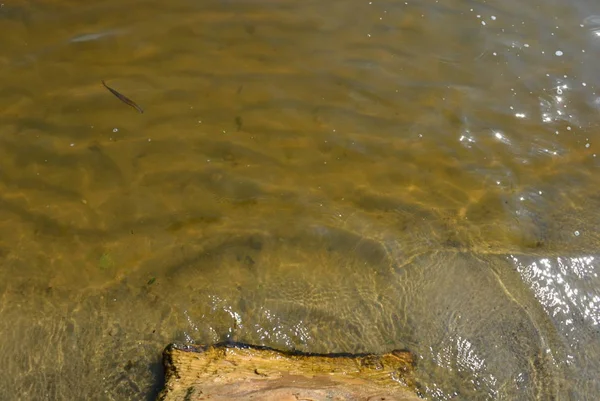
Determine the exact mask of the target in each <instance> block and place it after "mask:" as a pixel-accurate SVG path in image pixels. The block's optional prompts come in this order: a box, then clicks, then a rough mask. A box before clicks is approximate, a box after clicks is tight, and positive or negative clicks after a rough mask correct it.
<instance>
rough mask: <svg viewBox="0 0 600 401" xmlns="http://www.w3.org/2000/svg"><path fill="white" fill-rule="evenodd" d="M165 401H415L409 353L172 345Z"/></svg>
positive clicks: (162, 395) (166, 354)
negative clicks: (303, 350)
mask: <svg viewBox="0 0 600 401" xmlns="http://www.w3.org/2000/svg"><path fill="white" fill-rule="evenodd" d="M163 363H164V366H165V388H164V389H163V391H162V392H161V393H160V395H159V397H158V400H160V401H174V400H182V401H195V400H209V399H210V400H265V401H287V400H290V401H299V400H307V401H308V400H315V401H316V400H323V401H326V400H327V401H333V400H370V401H376V400H377V401H392V400H403V401H415V400H419V399H420V398H418V397H417V395H416V393H415V383H414V379H413V359H412V355H411V354H410V352H407V351H398V350H396V351H392V352H390V353H386V354H382V355H377V354H356V355H354V354H309V353H300V352H283V351H278V350H275V349H271V348H267V347H258V346H251V345H247V344H239V343H221V344H215V345H210V346H200V345H185V346H178V345H175V344H171V345H169V346H168V347H167V348H166V349H165V351H164V352H163Z"/></svg>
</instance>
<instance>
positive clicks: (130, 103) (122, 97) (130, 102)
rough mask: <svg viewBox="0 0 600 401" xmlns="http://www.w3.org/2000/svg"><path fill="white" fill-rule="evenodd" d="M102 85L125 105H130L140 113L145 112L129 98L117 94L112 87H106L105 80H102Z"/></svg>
mask: <svg viewBox="0 0 600 401" xmlns="http://www.w3.org/2000/svg"><path fill="white" fill-rule="evenodd" d="M102 85H104V87H105V88H106V89H108V90H109V91H110V93H112V94H113V95H115V96H116V97H118V98H119V100H120V101H122V102H123V103H125V104H128V105H130V106H131V107H133V108H134V109H136V110H137V111H139V112H140V113H143V112H144V110H143V109H142V108H141V107H140V106H139V105H138V104H137V103H136V102H134V101H133V100H131V99H129V98H128V97H127V96H125V95H122V94H120V93H119V92H117V91H116V90H114V89H113V88H111V87H110V86H108V85H106V82H104V80H102Z"/></svg>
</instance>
